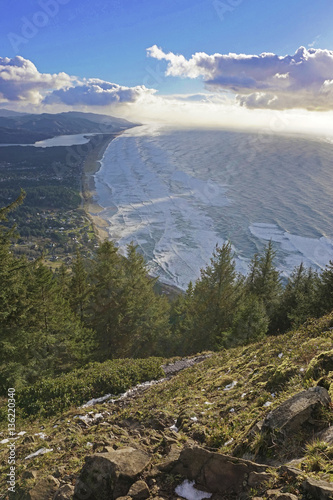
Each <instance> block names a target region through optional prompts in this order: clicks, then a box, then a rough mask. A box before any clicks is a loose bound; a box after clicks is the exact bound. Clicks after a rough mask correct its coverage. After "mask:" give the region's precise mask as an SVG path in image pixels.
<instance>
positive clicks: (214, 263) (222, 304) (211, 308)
mask: <svg viewBox="0 0 333 500" xmlns="http://www.w3.org/2000/svg"><path fill="white" fill-rule="evenodd" d="M236 277H237V275H236V270H235V261H234V259H233V254H232V250H231V244H230V243H225V244H223V245H222V247H219V246H218V245H217V246H216V248H215V251H214V252H213V257H212V258H211V264H210V265H209V266H207V267H206V268H205V269H202V270H201V276H200V278H199V279H198V280H197V281H196V283H195V287H194V291H193V304H192V310H193V312H194V324H193V332H192V333H191V335H192V346H193V349H194V350H196V351H200V350H203V349H214V348H216V347H217V346H219V345H220V343H221V339H222V337H223V332H226V331H228V330H229V329H230V327H231V326H232V322H233V316H234V313H235V311H236V310H237V307H238V302H239V297H240V288H239V282H238V281H237V280H236Z"/></svg>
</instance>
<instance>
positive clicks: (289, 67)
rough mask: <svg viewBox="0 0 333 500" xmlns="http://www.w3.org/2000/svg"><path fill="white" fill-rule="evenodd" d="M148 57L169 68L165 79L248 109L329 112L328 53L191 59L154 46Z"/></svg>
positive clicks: (332, 102) (331, 69) (332, 54)
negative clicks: (196, 83)
mask: <svg viewBox="0 0 333 500" xmlns="http://www.w3.org/2000/svg"><path fill="white" fill-rule="evenodd" d="M147 54H148V56H150V57H154V58H156V59H159V60H165V61H167V62H168V66H167V69H166V75H168V76H178V77H183V78H184V77H187V78H199V77H201V78H203V80H204V82H205V84H206V87H207V88H208V89H209V90H214V91H221V90H224V91H225V90H228V91H232V92H234V93H235V94H236V95H237V100H238V102H239V103H240V104H241V105H243V106H246V107H249V108H270V109H291V108H304V109H309V110H331V109H333V95H332V92H331V90H330V89H329V90H328V87H329V86H330V84H329V85H328V84H327V83H326V82H332V80H333V51H330V50H322V49H314V48H311V49H309V50H307V49H305V48H304V47H300V48H299V49H298V50H297V51H296V52H295V54H294V55H292V56H289V55H287V56H278V55H276V54H272V53H266V52H264V53H262V54H260V55H246V54H233V53H229V54H213V55H208V54H205V53H204V52H197V53H196V54H194V55H193V56H192V57H191V58H190V59H188V60H187V59H186V58H185V57H184V56H183V55H176V54H173V53H172V52H169V53H165V52H164V51H163V50H162V49H160V48H158V47H157V46H156V45H154V46H152V47H150V48H149V49H147Z"/></svg>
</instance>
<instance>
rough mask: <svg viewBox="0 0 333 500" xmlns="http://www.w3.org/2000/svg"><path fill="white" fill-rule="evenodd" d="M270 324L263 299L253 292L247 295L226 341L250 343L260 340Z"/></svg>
mask: <svg viewBox="0 0 333 500" xmlns="http://www.w3.org/2000/svg"><path fill="white" fill-rule="evenodd" d="M268 324H269V318H268V316H267V314H266V309H265V306H264V304H263V302H262V300H261V299H259V298H258V297H257V296H256V295H253V294H251V293H250V294H248V295H245V296H244V297H243V298H242V301H241V303H240V306H239V309H238V311H237V312H236V314H235V316H234V320H233V324H232V328H231V332H230V334H229V336H228V337H227V339H226V341H227V343H231V344H248V343H249V342H251V341H257V340H260V339H262V338H263V337H264V336H265V334H266V333H267V330H268Z"/></svg>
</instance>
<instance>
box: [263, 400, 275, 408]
mask: <svg viewBox="0 0 333 500" xmlns="http://www.w3.org/2000/svg"><path fill="white" fill-rule="evenodd" d="M272 404H273V403H272V401H266V403H265V404H264V405H263V407H264V408H268V407H269V406H271V405H272Z"/></svg>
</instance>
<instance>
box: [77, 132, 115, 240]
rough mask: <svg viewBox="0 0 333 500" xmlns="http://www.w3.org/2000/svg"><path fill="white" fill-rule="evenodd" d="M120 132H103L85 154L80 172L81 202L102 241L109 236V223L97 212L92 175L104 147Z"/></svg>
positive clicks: (98, 208)
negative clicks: (100, 137) (96, 142)
mask: <svg viewBox="0 0 333 500" xmlns="http://www.w3.org/2000/svg"><path fill="white" fill-rule="evenodd" d="M119 135H120V133H117V134H105V135H104V136H103V138H102V140H99V141H98V144H96V145H94V143H93V141H92V144H93V145H94V147H93V149H92V150H91V151H90V152H89V153H88V154H87V156H86V158H85V160H84V165H83V172H82V182H81V191H82V202H83V208H84V210H85V211H86V212H87V214H88V215H89V217H90V218H91V219H92V222H93V225H94V228H95V231H96V234H97V236H98V238H99V239H100V240H101V241H103V240H105V239H107V238H108V237H109V232H108V227H109V224H108V222H107V221H106V220H104V219H103V218H102V217H99V215H98V214H99V213H100V212H101V211H102V210H103V208H102V207H101V206H100V205H98V203H97V201H96V197H97V193H96V186H95V180H94V175H95V173H96V172H98V170H99V169H100V167H101V163H100V162H101V160H102V158H103V155H104V153H105V150H106V148H107V147H108V145H109V144H110V142H111V141H112V140H113V139H115V138H116V137H118V136H119Z"/></svg>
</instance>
